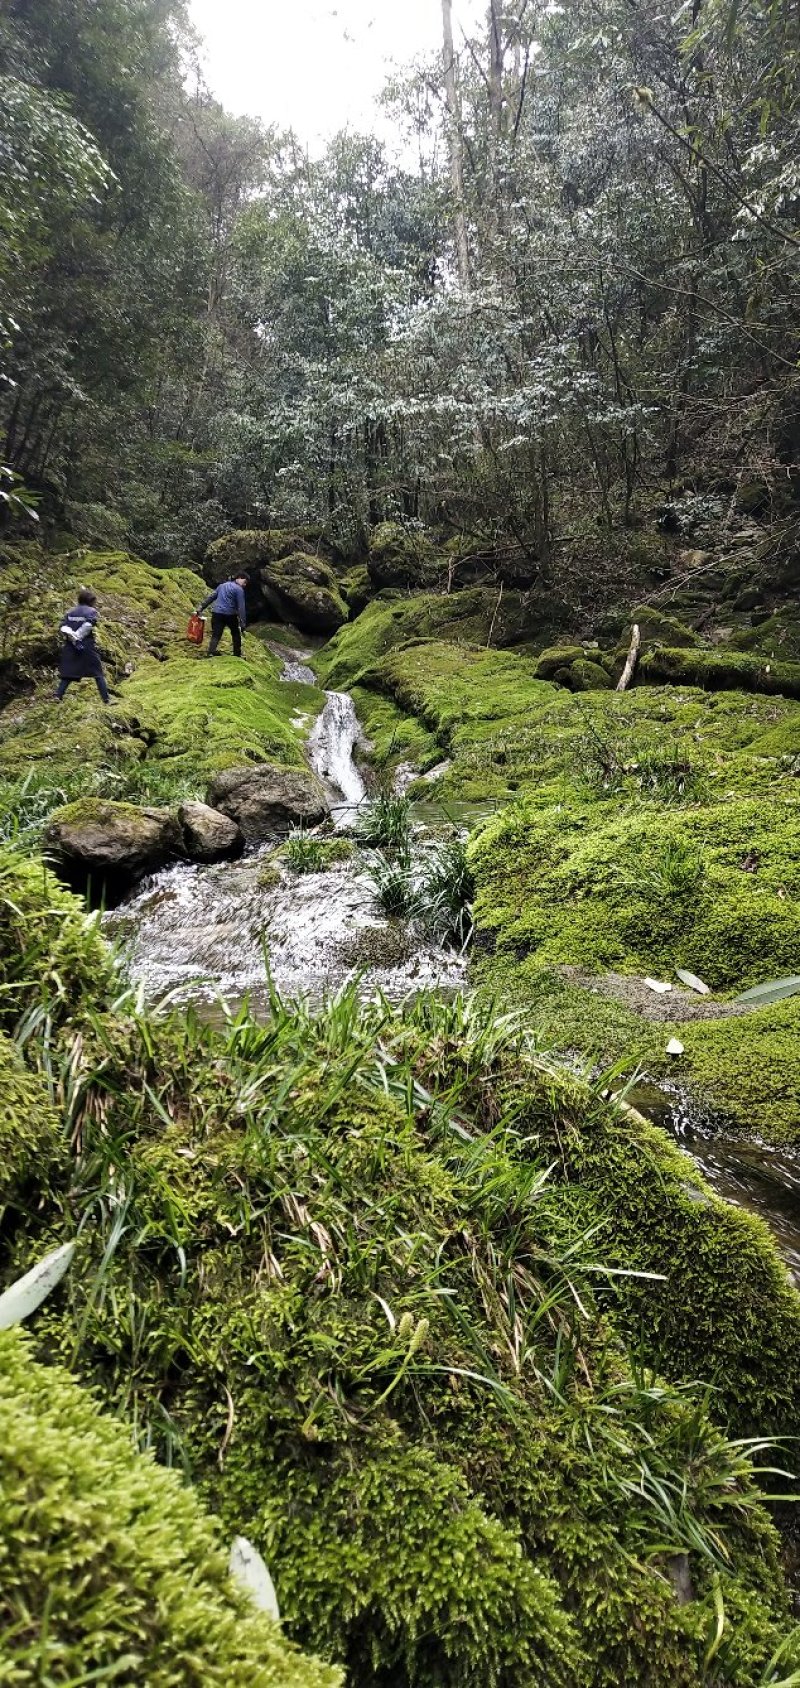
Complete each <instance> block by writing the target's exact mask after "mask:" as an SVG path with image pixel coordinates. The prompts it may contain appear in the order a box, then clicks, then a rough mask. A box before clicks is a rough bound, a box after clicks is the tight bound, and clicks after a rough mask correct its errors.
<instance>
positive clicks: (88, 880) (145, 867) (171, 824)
mask: <svg viewBox="0 0 800 1688" xmlns="http://www.w3.org/2000/svg"><path fill="white" fill-rule="evenodd" d="M45 844H46V848H47V852H48V855H49V856H50V858H51V859H52V862H53V865H54V867H55V869H56V871H57V873H58V874H59V877H60V878H61V879H64V880H65V881H66V883H67V884H68V885H70V886H72V888H73V890H78V891H87V890H88V891H89V892H90V894H91V896H92V899H93V900H94V901H102V900H105V901H106V902H116V901H118V900H119V898H120V897H121V896H124V894H125V892H126V891H128V890H129V889H130V887H131V886H132V885H135V884H137V883H138V881H139V880H140V879H143V878H144V876H145V875H146V874H148V873H154V872H155V871H156V869H157V868H160V867H164V866H165V865H166V863H167V862H168V861H170V860H173V859H174V858H175V857H176V856H182V855H183V853H184V850H183V838H182V834H181V828H180V825H179V823H178V819H177V816H176V815H175V814H174V813H173V812H172V810H170V809H150V808H137V807H136V805H135V804H133V803H112V802H105V801H103V800H101V799H100V798H97V797H82V798H79V799H78V801H77V802H76V803H69V804H67V806H66V807H65V808H63V809H56V811H55V813H54V814H53V815H52V816H51V819H50V823H49V825H48V827H47V831H46V833H45Z"/></svg>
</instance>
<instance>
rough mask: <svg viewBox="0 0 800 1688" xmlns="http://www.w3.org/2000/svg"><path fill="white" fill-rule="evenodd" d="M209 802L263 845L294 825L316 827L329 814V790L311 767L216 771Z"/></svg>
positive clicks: (271, 766) (265, 765)
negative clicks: (323, 786)
mask: <svg viewBox="0 0 800 1688" xmlns="http://www.w3.org/2000/svg"><path fill="white" fill-rule="evenodd" d="M208 801H209V803H210V804H211V805H212V806H213V807H214V808H216V809H221V810H222V813H223V814H225V815H228V816H230V818H231V819H232V820H234V821H236V823H237V825H238V826H239V827H240V828H241V830H242V832H243V834H244V836H245V839H246V840H247V843H248V844H261V843H263V842H264V840H265V839H266V838H270V837H273V836H274V835H275V834H276V833H283V832H288V830H289V828H290V827H291V826H297V825H304V826H315V825H316V823H317V822H318V821H321V820H324V819H325V816H326V815H327V814H328V802H327V799H326V796H325V792H324V790H323V788H322V785H321V784H320V781H319V780H318V779H317V777H316V775H315V774H312V773H311V771H310V769H306V768H282V767H278V766H276V765H275V764H274V763H271V762H259V763H255V764H251V765H250V766H248V767H244V768H226V769H225V771H224V773H221V774H216V775H215V776H214V778H213V780H212V781H211V784H210V786H209V789H208Z"/></svg>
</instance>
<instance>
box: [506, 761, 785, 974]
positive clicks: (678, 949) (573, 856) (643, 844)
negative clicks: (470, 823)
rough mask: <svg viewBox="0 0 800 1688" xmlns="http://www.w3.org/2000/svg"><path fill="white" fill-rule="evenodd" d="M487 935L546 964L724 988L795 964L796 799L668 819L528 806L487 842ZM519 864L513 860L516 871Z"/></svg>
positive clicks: (703, 809) (686, 811) (696, 808)
mask: <svg viewBox="0 0 800 1688" xmlns="http://www.w3.org/2000/svg"><path fill="white" fill-rule="evenodd" d="M473 859H474V867H475V871H476V873H477V875H478V885H479V889H478V894H477V899H476V905H475V913H476V921H477V926H478V930H479V932H483V934H484V936H485V938H486V939H487V940H488V939H489V938H491V939H492V940H493V941H494V942H496V943H499V944H500V945H501V946H502V947H504V948H511V949H516V950H518V951H520V950H521V951H523V952H535V953H536V955H537V958H538V960H539V962H540V964H541V965H542V966H543V967H549V966H553V965H558V964H571V965H574V966H579V967H583V968H586V969H588V970H589V971H602V970H605V969H608V968H615V969H617V970H619V971H623V972H626V971H627V972H632V973H637V974H651V975H652V974H654V975H655V976H656V977H659V978H661V977H663V976H664V974H665V972H666V974H667V976H668V977H670V976H671V975H672V973H673V971H674V969H675V967H684V968H688V969H689V970H690V971H692V972H694V973H698V974H699V975H700V976H701V978H703V979H705V980H706V982H707V983H708V984H709V985H710V986H711V987H712V989H715V990H726V989H732V988H738V989H744V988H745V987H747V986H751V985H756V984H759V983H760V982H761V981H762V980H764V979H765V978H773V977H779V976H781V975H782V974H786V973H789V972H791V971H792V970H793V966H794V963H795V962H796V958H797V955H798V953H800V798H798V796H797V794H795V793H793V792H792V791H790V790H788V791H786V792H785V793H783V794H782V795H781V797H780V798H778V797H777V796H776V797H775V798H774V800H773V805H772V807H771V808H770V809H769V810H766V809H765V807H764V805H763V803H761V802H760V801H758V800H757V799H753V800H750V801H743V800H740V801H738V802H737V803H735V804H728V803H724V802H720V803H718V804H716V803H715V804H692V805H688V806H684V807H681V808H680V809H671V810H667V811H666V812H664V811H662V812H661V813H659V812H658V811H657V810H655V809H654V808H650V809H648V808H647V807H644V806H643V807H641V808H638V809H634V810H631V811H629V812H626V811H625V810H624V809H622V810H620V809H619V808H617V807H616V806H612V807H610V808H609V809H607V810H606V812H605V813H604V814H601V813H599V812H597V813H593V812H592V808H591V806H590V805H587V804H575V805H573V806H572V807H566V806H561V807H558V806H556V805H553V806H549V807H546V806H540V805H539V804H538V803H537V802H536V800H535V799H534V801H533V802H530V801H528V802H525V801H524V800H523V801H521V802H518V803H517V804H516V805H515V806H514V807H513V808H511V809H509V810H507V811H506V812H505V813H504V814H503V815H502V816H500V817H499V818H498V819H497V820H495V821H493V822H492V823H490V824H489V825H488V826H487V827H486V828H485V829H484V831H483V833H482V834H481V835H480V836H479V838H478V840H477V842H476V844H475V846H474V851H473ZM512 864H513V867H512Z"/></svg>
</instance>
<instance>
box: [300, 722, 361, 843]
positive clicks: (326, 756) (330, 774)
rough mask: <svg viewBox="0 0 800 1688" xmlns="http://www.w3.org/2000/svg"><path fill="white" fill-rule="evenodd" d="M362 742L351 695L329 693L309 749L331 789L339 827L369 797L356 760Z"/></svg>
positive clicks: (315, 769) (312, 734)
mask: <svg viewBox="0 0 800 1688" xmlns="http://www.w3.org/2000/svg"><path fill="white" fill-rule="evenodd" d="M360 739H361V728H360V727H359V724H358V716H357V715H356V707H355V704H354V703H353V699H352V698H351V697H350V696H349V695H348V693H347V692H326V693H325V708H324V709H323V711H322V714H321V715H319V716H318V717H317V720H316V722H315V724H314V727H313V729H312V732H311V737H310V738H309V741H308V749H309V754H310V756H311V766H312V767H313V769H314V771H315V773H317V774H319V777H320V779H321V780H322V782H323V784H324V785H325V786H326V787H327V789H328V794H329V796H330V798H331V800H332V810H333V821H334V825H335V826H337V827H340V826H344V825H346V823H347V821H348V820H349V819H351V818H352V813H353V810H354V809H357V808H358V805H359V803H363V801H364V798H365V796H366V787H365V785H364V781H363V779H362V778H361V775H360V773H359V771H358V769H357V767H356V765H355V762H354V760H353V751H354V750H355V747H356V745H357V744H358V743H359V742H360Z"/></svg>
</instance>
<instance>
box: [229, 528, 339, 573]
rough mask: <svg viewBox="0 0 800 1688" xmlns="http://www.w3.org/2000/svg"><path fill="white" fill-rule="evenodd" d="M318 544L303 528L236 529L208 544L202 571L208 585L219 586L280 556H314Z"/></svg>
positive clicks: (258, 569) (259, 568)
mask: <svg viewBox="0 0 800 1688" xmlns="http://www.w3.org/2000/svg"><path fill="white" fill-rule="evenodd" d="M317 549H318V547H317V544H316V542H315V541H314V540H313V539H310V538H308V537H307V535H306V534H305V533H304V532H303V530H298V529H283V528H237V529H235V530H234V532H233V533H225V534H223V535H222V537H221V539H215V540H213V541H212V543H211V544H210V545H209V547H208V550H207V551H206V554H205V558H204V560H203V574H204V576H205V579H206V580H207V582H208V584H209V586H219V584H220V581H222V580H230V579H231V578H232V577H234V576H236V575H237V574H250V573H251V572H252V571H253V570H255V571H256V572H259V571H260V570H261V569H262V568H264V567H266V566H267V565H268V564H269V563H274V562H277V561H278V559H279V558H281V557H290V556H292V555H293V554H294V555H296V554H298V553H299V552H303V553H305V554H307V555H308V556H314V555H315V554H316V552H317Z"/></svg>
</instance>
